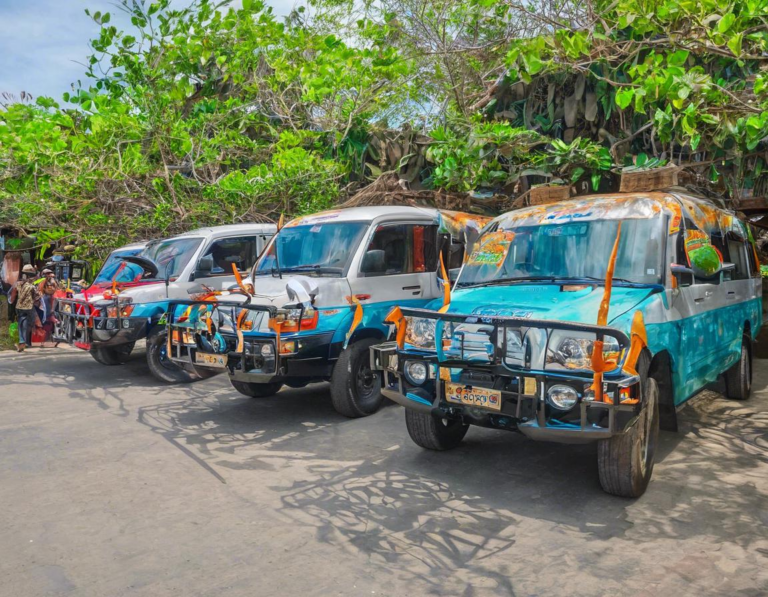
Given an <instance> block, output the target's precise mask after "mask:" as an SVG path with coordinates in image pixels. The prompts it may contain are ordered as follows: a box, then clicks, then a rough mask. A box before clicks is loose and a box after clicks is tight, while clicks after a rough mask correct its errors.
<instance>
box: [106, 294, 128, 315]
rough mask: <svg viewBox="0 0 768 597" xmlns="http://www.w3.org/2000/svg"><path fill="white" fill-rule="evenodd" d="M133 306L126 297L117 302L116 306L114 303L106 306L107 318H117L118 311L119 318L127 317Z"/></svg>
mask: <svg viewBox="0 0 768 597" xmlns="http://www.w3.org/2000/svg"><path fill="white" fill-rule="evenodd" d="M133 308H134V305H132V304H131V299H130V298H128V297H126V298H125V299H123V300H120V301H118V303H117V305H115V304H114V303H113V304H111V305H108V306H107V317H117V316H118V309H119V310H120V311H119V314H120V317H129V316H130V315H131V313H133Z"/></svg>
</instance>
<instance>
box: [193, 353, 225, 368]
mask: <svg viewBox="0 0 768 597" xmlns="http://www.w3.org/2000/svg"><path fill="white" fill-rule="evenodd" d="M195 365H203V366H205V367H220V368H224V367H226V366H227V355H225V354H208V353H205V352H196V353H195Z"/></svg>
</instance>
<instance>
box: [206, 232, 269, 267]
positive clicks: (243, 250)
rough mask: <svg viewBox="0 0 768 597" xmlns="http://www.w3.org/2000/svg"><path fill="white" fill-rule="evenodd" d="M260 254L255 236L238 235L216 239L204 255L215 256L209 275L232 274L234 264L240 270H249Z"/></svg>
mask: <svg viewBox="0 0 768 597" xmlns="http://www.w3.org/2000/svg"><path fill="white" fill-rule="evenodd" d="M258 254H259V253H258V249H257V239H256V237H255V236H238V237H235V238H222V239H219V240H217V241H214V242H213V243H212V244H211V245H210V246H209V247H208V250H207V251H206V252H205V254H204V255H203V257H205V256H207V255H210V256H211V257H212V258H213V267H212V268H211V272H210V274H209V275H211V276H231V275H232V265H233V264H234V265H236V266H237V269H238V270H239V271H241V272H242V271H247V270H248V269H250V268H251V267H252V266H253V264H254V263H256V257H258Z"/></svg>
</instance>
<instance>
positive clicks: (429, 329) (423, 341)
mask: <svg viewBox="0 0 768 597" xmlns="http://www.w3.org/2000/svg"><path fill="white" fill-rule="evenodd" d="M405 319H406V322H407V326H408V327H407V328H406V331H405V343H406V344H410V345H411V346H415V347H416V348H426V349H429V350H435V325H436V323H437V321H436V320H434V319H427V318H425V317H406V318H405Z"/></svg>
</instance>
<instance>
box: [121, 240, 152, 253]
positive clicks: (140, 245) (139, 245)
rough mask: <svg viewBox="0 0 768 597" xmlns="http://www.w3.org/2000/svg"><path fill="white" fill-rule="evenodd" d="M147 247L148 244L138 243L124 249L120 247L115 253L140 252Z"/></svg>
mask: <svg viewBox="0 0 768 597" xmlns="http://www.w3.org/2000/svg"><path fill="white" fill-rule="evenodd" d="M146 246H147V243H146V242H144V241H142V242H138V243H131V244H130V245H125V246H124V247H118V248H117V249H115V251H138V250H139V249H143V248H144V247H146Z"/></svg>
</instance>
